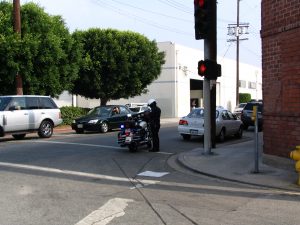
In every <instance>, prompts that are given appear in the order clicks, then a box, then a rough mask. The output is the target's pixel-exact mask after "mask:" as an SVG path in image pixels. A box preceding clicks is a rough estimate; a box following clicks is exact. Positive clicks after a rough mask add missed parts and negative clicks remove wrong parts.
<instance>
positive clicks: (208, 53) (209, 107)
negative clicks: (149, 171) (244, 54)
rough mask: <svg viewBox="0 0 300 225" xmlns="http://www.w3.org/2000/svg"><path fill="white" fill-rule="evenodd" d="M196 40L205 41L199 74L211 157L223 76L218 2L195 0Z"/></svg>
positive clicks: (205, 141) (205, 136)
mask: <svg viewBox="0 0 300 225" xmlns="http://www.w3.org/2000/svg"><path fill="white" fill-rule="evenodd" d="M194 10H195V11H194V16H195V38H196V40H201V39H203V40H204V60H200V61H199V62H198V74H199V75H200V76H203V77H204V80H203V100H204V154H205V155H210V154H212V153H211V148H212V147H213V148H215V143H216V142H215V138H216V80H217V77H219V76H221V65H220V64H217V1H216V0H194Z"/></svg>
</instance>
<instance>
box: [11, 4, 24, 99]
mask: <svg viewBox="0 0 300 225" xmlns="http://www.w3.org/2000/svg"><path fill="white" fill-rule="evenodd" d="M13 15H14V17H13V18H14V31H15V32H16V33H18V34H19V38H21V10H20V0H14V1H13ZM15 82H16V94H17V95H23V81H22V76H21V75H20V74H19V71H17V74H16V78H15Z"/></svg>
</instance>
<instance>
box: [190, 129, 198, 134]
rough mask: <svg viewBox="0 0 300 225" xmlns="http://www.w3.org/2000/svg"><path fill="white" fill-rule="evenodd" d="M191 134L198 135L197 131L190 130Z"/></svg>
mask: <svg viewBox="0 0 300 225" xmlns="http://www.w3.org/2000/svg"><path fill="white" fill-rule="evenodd" d="M190 132H191V134H198V130H190Z"/></svg>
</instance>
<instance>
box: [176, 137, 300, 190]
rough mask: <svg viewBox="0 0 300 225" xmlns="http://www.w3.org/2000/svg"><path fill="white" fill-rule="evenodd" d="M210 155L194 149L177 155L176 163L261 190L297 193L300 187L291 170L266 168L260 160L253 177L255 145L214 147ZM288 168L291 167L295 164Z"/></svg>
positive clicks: (296, 177)
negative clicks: (251, 185) (268, 189)
mask: <svg viewBox="0 0 300 225" xmlns="http://www.w3.org/2000/svg"><path fill="white" fill-rule="evenodd" d="M261 148H262V145H260V152H261ZM212 153H213V154H212V155H208V156H207V155H204V154H203V148H197V149H194V150H191V151H188V152H184V153H181V154H179V156H178V158H177V159H178V161H179V162H180V163H181V164H182V165H183V166H185V167H186V168H188V169H191V170H193V171H194V172H198V173H200V174H203V175H207V176H211V177H216V178H220V179H225V180H229V181H235V182H239V183H245V184H253V185H257V186H261V187H271V188H276V189H282V190H287V191H298V192H300V186H298V185H297V184H296V182H297V179H298V173H296V172H294V171H293V169H292V168H291V169H280V168H277V167H275V166H270V165H266V164H265V163H262V160H261V156H260V160H259V173H253V171H254V141H246V142H242V143H238V144H233V145H227V146H222V147H218V145H217V148H216V149H212ZM284 160H285V159H284ZM286 160H289V159H286ZM291 161H292V160H291ZM291 164H293V165H294V162H291Z"/></svg>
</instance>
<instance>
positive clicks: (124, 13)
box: [91, 0, 193, 37]
mask: <svg viewBox="0 0 300 225" xmlns="http://www.w3.org/2000/svg"><path fill="white" fill-rule="evenodd" d="M91 1H92V2H93V3H95V4H97V5H100V6H101V7H104V8H107V9H109V10H111V11H114V12H116V13H118V14H120V15H122V16H125V17H129V18H132V19H134V20H136V21H138V22H140V23H144V24H148V25H150V26H153V27H155V28H158V29H162V30H167V31H171V32H174V33H177V34H181V35H186V36H189V37H191V36H193V34H192V33H188V32H185V31H182V30H179V29H177V28H172V27H169V26H164V25H161V24H159V23H156V22H153V21H150V20H147V19H145V18H143V17H140V16H137V15H136V14H133V13H131V12H129V11H126V10H122V9H120V8H118V7H116V6H112V5H109V4H107V2H104V1H101V0H91ZM100 2H101V4H100Z"/></svg>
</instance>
